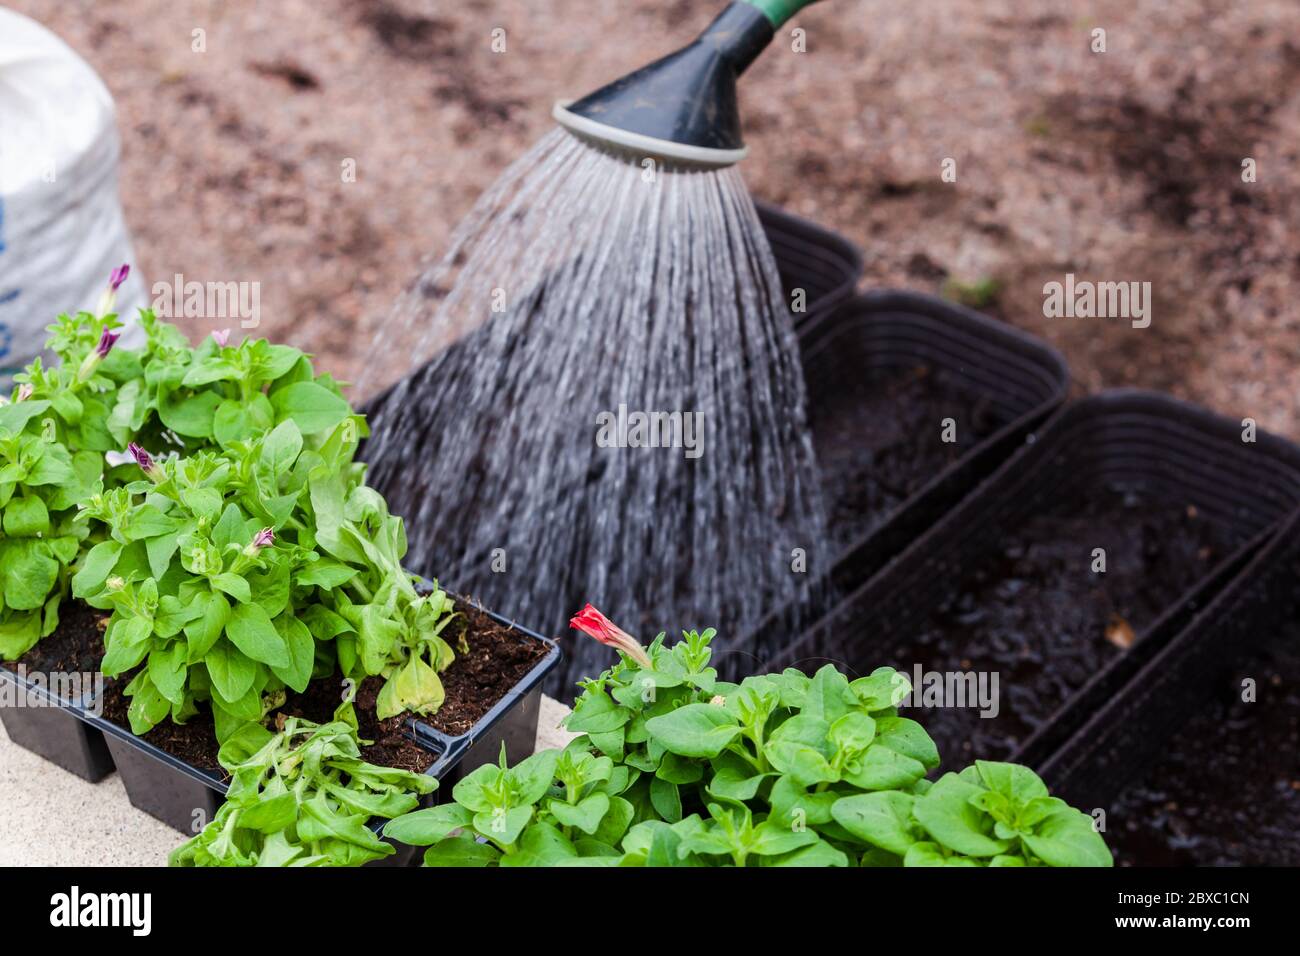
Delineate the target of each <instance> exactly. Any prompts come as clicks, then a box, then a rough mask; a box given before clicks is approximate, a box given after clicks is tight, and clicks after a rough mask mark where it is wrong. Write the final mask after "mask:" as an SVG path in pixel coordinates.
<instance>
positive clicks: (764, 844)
mask: <svg viewBox="0 0 1300 956" xmlns="http://www.w3.org/2000/svg"><path fill="white" fill-rule="evenodd" d="M816 842H817V833H816V831H814V830H807V829H791V828H786V827H782V826H780V825H779V824H776V823H773V822H771V821H770V820H769V821H766V822H764V823H760V824H759V825H758V826H756V827H754V834H753V842H751V843H750V846H749V852H751V853H757V854H758V855H759V856H779V855H781V854H782V853H789V852H791V851H793V850H797V849H799V848H800V847H803V846H808V845H810V844H813V843H816Z"/></svg>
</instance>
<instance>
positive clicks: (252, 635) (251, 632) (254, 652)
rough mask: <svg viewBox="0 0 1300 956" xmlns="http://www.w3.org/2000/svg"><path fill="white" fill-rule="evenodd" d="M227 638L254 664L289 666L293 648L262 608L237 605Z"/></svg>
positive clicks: (233, 610)
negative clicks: (253, 661)
mask: <svg viewBox="0 0 1300 956" xmlns="http://www.w3.org/2000/svg"><path fill="white" fill-rule="evenodd" d="M226 636H227V637H229V638H230V640H231V641H232V642H233V643H234V645H235V646H236V647H237V648H239V649H240V650H241V651H243V652H244V654H245V655H246V656H248V657H249V658H250V659H252V660H255V661H261V662H262V663H263V664H267V665H268V666H270V667H287V666H288V665H289V648H288V646H287V645H286V643H285V640H284V638H283V637H281V636H280V634H279V632H278V631H277V630H276V629H275V626H274V625H273V624H272V623H271V619H270V617H268V616H267V613H266V611H264V610H262V608H261V606H260V605H257V604H236V605H235V606H234V608H232V609H231V612H230V620H229V621H228V622H227V623H226ZM227 699H229V698H227Z"/></svg>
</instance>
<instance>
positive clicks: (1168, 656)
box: [1021, 511, 1300, 865]
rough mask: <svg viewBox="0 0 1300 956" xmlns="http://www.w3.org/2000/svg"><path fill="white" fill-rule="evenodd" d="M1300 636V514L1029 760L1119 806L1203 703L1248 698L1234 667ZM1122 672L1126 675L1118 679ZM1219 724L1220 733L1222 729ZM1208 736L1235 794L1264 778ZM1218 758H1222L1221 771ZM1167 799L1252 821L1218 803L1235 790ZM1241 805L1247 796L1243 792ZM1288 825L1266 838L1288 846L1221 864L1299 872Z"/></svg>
mask: <svg viewBox="0 0 1300 956" xmlns="http://www.w3.org/2000/svg"><path fill="white" fill-rule="evenodd" d="M1298 639H1300V511H1297V512H1296V513H1295V514H1293V515H1292V516H1291V518H1290V519H1289V520H1288V521H1287V522H1286V524H1285V525H1284V526H1283V527H1282V528H1281V529H1280V530H1279V532H1278V533H1277V534H1276V535H1275V536H1274V537H1273V538H1272V540H1271V541H1270V542H1269V543H1268V544H1267V545H1266V546H1265V547H1263V548H1262V549H1260V550H1259V551H1258V552H1257V553H1256V554H1255V555H1254V557H1253V558H1252V559H1251V560H1250V561H1249V562H1248V563H1247V564H1246V565H1245V567H1244V568H1243V569H1242V570H1241V572H1240V573H1239V574H1237V575H1236V576H1235V577H1234V579H1233V580H1232V582H1231V583H1230V584H1229V585H1228V586H1227V587H1226V588H1225V589H1224V590H1223V591H1222V592H1221V593H1220V594H1218V595H1217V597H1215V598H1214V599H1213V600H1212V601H1211V602H1209V603H1208V605H1207V606H1205V608H1204V609H1203V610H1202V611H1201V612H1200V613H1199V614H1197V615H1196V616H1195V617H1194V618H1193V619H1192V620H1191V621H1190V623H1188V624H1187V625H1186V626H1185V627H1184V628H1182V629H1181V630H1180V631H1179V633H1178V634H1177V635H1176V636H1174V637H1173V638H1172V639H1171V640H1170V641H1169V642H1168V643H1166V644H1165V645H1164V646H1163V647H1160V648H1158V652H1157V653H1154V654H1149V655H1147V656H1146V659H1145V660H1144V661H1142V662H1141V666H1140V667H1137V668H1129V669H1128V671H1126V673H1124V674H1122V675H1103V677H1100V678H1099V679H1098V680H1097V681H1096V682H1094V683H1095V685H1096V686H1095V687H1094V688H1090V690H1104V694H1100V695H1099V696H1100V699H1099V700H1097V701H1095V703H1096V706H1094V707H1091V708H1085V707H1075V708H1072V709H1070V710H1067V711H1066V712H1064V713H1062V714H1060V715H1058V717H1057V718H1056V719H1055V720H1054V721H1053V722H1052V725H1051V726H1049V727H1048V728H1045V730H1044V732H1042V733H1040V734H1038V735H1036V736H1035V738H1034V739H1032V740H1031V741H1029V743H1028V744H1027V745H1026V747H1025V748H1024V750H1023V751H1022V755H1021V756H1022V758H1023V759H1024V760H1026V761H1028V762H1031V763H1032V764H1033V765H1034V766H1035V767H1036V769H1038V771H1039V772H1040V774H1042V776H1043V778H1044V779H1045V780H1046V781H1047V782H1048V784H1049V786H1051V787H1052V789H1053V790H1054V791H1055V792H1057V793H1059V794H1060V795H1061V796H1062V797H1063V798H1064V799H1066V800H1069V801H1070V802H1072V803H1074V804H1076V805H1078V806H1084V807H1100V808H1104V809H1108V808H1111V807H1114V806H1115V805H1116V803H1117V801H1120V800H1121V798H1123V797H1124V795H1125V791H1126V790H1127V788H1128V787H1129V786H1131V785H1133V784H1138V783H1141V782H1142V781H1143V778H1144V777H1147V776H1148V775H1149V774H1151V773H1152V771H1158V770H1159V769H1160V764H1161V762H1162V760H1163V759H1165V758H1166V756H1167V753H1168V752H1169V751H1170V749H1171V745H1173V744H1175V743H1176V741H1177V738H1178V736H1179V735H1180V732H1182V731H1183V729H1184V728H1185V727H1186V726H1187V725H1188V723H1189V721H1193V720H1195V719H1196V718H1197V717H1198V716H1200V715H1202V714H1203V713H1204V712H1205V711H1206V710H1207V708H1211V707H1214V706H1216V704H1217V705H1222V704H1224V703H1225V702H1226V695H1231V694H1236V693H1240V690H1241V688H1240V686H1239V685H1237V684H1236V683H1235V678H1236V677H1238V676H1239V671H1238V668H1240V667H1243V666H1246V665H1247V664H1248V663H1249V664H1254V665H1255V666H1254V667H1251V668H1249V670H1248V673H1251V674H1252V675H1253V676H1254V677H1259V678H1262V677H1263V675H1262V674H1261V673H1260V672H1259V671H1258V670H1257V669H1256V668H1257V667H1258V660H1257V658H1258V656H1259V655H1261V654H1267V653H1268V652H1269V651H1273V652H1280V653H1285V654H1289V655H1292V656H1294V654H1295V650H1296V648H1295V643H1296V641H1297V640H1298ZM1283 642H1286V646H1283ZM1121 677H1122V678H1126V679H1123V680H1121V679H1118V678H1121ZM1225 678H1226V680H1225ZM1261 683H1262V680H1261ZM1258 693H1259V694H1260V695H1261V699H1262V695H1264V694H1269V693H1273V694H1281V693H1289V694H1294V693H1295V689H1294V688H1285V687H1280V688H1268V687H1261V688H1259V689H1258ZM1248 706H1262V705H1260V704H1253V705H1248ZM1247 719H1256V720H1257V719H1261V718H1249V717H1248V718H1247ZM1193 726H1195V725H1193ZM1213 729H1218V730H1219V732H1223V731H1222V729H1221V728H1213ZM1213 729H1212V731H1213ZM1273 729H1274V730H1276V729H1278V728H1273ZM1227 731H1228V732H1229V733H1231V734H1234V735H1236V734H1240V735H1250V734H1251V733H1252V731H1251V728H1250V726H1249V725H1246V726H1238V725H1235V724H1234V725H1232V726H1231V727H1229V728H1227ZM1283 734H1285V731H1283ZM1203 739H1204V740H1205V741H1206V742H1207V747H1206V749H1207V750H1209V751H1211V752H1210V753H1208V754H1206V755H1205V757H1204V758H1203V759H1204V760H1205V761H1206V762H1207V763H1209V764H1210V765H1211V766H1210V767H1209V768H1208V769H1209V772H1210V773H1211V774H1212V775H1214V776H1215V777H1220V776H1221V777H1222V778H1223V779H1225V780H1226V781H1229V786H1228V788H1229V789H1231V784H1232V782H1233V781H1239V780H1242V778H1243V777H1246V776H1248V777H1250V778H1252V779H1254V778H1259V779H1262V775H1263V774H1265V773H1266V772H1267V771H1266V768H1265V767H1263V766H1259V765H1255V764H1252V765H1250V766H1231V765H1229V760H1230V759H1234V758H1229V757H1221V756H1220V755H1219V754H1218V753H1215V752H1213V746H1212V738H1211V737H1208V736H1207V737H1205V738H1203ZM1288 746H1289V752H1287V753H1285V754H1283V755H1282V757H1281V761H1280V762H1281V763H1283V764H1284V765H1286V766H1287V767H1289V772H1288V773H1287V774H1286V775H1287V776H1288V777H1289V778H1290V780H1294V778H1295V768H1296V767H1298V766H1300V739H1297V738H1295V737H1291V738H1290V739H1289V742H1288ZM1246 753H1248V754H1249V753H1250V751H1246ZM1187 759H1188V755H1186V754H1184V755H1183V760H1184V761H1186V760H1187ZM1194 759H1196V760H1197V761H1198V762H1199V761H1200V759H1202V758H1200V757H1199V755H1198V756H1196V757H1195V758H1194ZM1236 759H1240V758H1236ZM1220 760H1221V761H1222V763H1220V764H1218V765H1216V761H1220ZM1242 782H1245V781H1242ZM1165 796H1166V797H1167V798H1168V800H1170V801H1171V802H1172V803H1173V805H1174V806H1175V807H1177V808H1179V810H1182V809H1184V808H1188V809H1190V810H1191V812H1192V813H1193V814H1195V813H1197V810H1196V807H1195V805H1196V804H1197V803H1198V802H1200V803H1202V804H1206V803H1212V804H1214V805H1213V806H1212V807H1211V809H1212V810H1213V811H1214V812H1215V814H1216V823H1222V821H1223V819H1224V818H1227V817H1231V822H1230V823H1228V824H1226V825H1228V826H1231V825H1237V826H1248V825H1249V824H1247V823H1245V822H1244V821H1243V820H1242V818H1241V817H1240V816H1238V814H1237V812H1236V808H1233V807H1230V806H1227V805H1223V804H1222V801H1224V800H1227V801H1231V799H1233V795H1232V794H1229V795H1227V796H1225V795H1223V794H1215V795H1210V794H1201V793H1194V792H1190V793H1189V792H1180V791H1166V792H1165ZM1237 799H1250V798H1248V797H1245V796H1242V795H1237ZM1266 799H1276V800H1288V799H1289V800H1296V799H1300V795H1297V794H1296V793H1295V792H1294V783H1290V784H1289V786H1287V787H1286V788H1285V789H1282V787H1281V784H1279V790H1278V791H1275V792H1273V793H1271V794H1269V795H1268V796H1267V797H1266ZM1125 822H1126V821H1124V820H1123V819H1117V818H1116V817H1115V816H1113V815H1112V816H1111V817H1110V818H1109V820H1108V823H1109V825H1110V827H1111V828H1112V830H1113V829H1114V828H1115V827H1120V826H1123V825H1125ZM1128 822H1130V823H1135V824H1137V826H1138V827H1139V828H1146V827H1150V826H1152V821H1148V820H1135V821H1128ZM1210 825H1211V826H1213V825H1215V824H1210ZM1283 829H1285V828H1280V827H1276V826H1275V827H1273V830H1272V832H1270V833H1269V834H1268V836H1267V837H1266V839H1267V840H1269V841H1277V840H1282V841H1283V844H1282V845H1279V844H1278V843H1276V842H1270V843H1269V845H1268V846H1267V848H1266V849H1265V848H1262V847H1261V846H1260V845H1259V843H1258V842H1257V841H1258V837H1256V843H1255V852H1256V854H1257V855H1258V856H1259V857H1260V858H1255V859H1252V858H1249V857H1248V858H1246V859H1233V860H1230V861H1228V860H1221V861H1220V862H1235V863H1256V864H1258V863H1269V862H1279V861H1283V860H1284V859H1285V860H1286V861H1287V862H1288V863H1289V864H1290V865H1295V861H1296V860H1297V859H1300V832H1295V831H1291V832H1285V833H1283V832H1281V830H1283ZM1214 835H1215V836H1216V837H1219V838H1223V837H1228V838H1231V837H1233V836H1236V837H1241V838H1249V837H1251V836H1254V835H1253V834H1249V833H1240V832H1239V833H1236V834H1231V833H1215V834H1214ZM1183 836H1184V837H1185V838H1184V839H1183V840H1182V841H1180V842H1182V843H1184V844H1185V845H1186V848H1187V853H1188V855H1189V856H1190V857H1191V859H1192V861H1194V862H1198V863H1199V862H1202V861H1201V860H1196V859H1195V855H1196V850H1197V848H1196V846H1195V844H1196V839H1195V834H1184V835H1183ZM1188 837H1190V839H1188ZM1129 862H1138V863H1142V862H1145V861H1144V860H1142V859H1137V860H1135V861H1129Z"/></svg>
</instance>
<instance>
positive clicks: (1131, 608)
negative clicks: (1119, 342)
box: [772, 391, 1300, 765]
mask: <svg viewBox="0 0 1300 956" xmlns="http://www.w3.org/2000/svg"><path fill="white" fill-rule="evenodd" d="M1240 435H1241V427H1240V424H1239V423H1237V422H1233V421H1229V420H1227V419H1224V418H1220V417H1219V416H1216V415H1213V414H1211V413H1209V412H1206V411H1203V410H1201V409H1198V408H1195V407H1193V406H1190V405H1187V404H1184V403H1181V402H1178V401H1175V400H1174V399H1171V398H1168V397H1166V396H1163V395H1158V394H1153V393H1145V392H1132V391H1118V392H1109V393H1103V394H1102V395H1098V396H1094V397H1092V398H1088V399H1084V400H1082V401H1080V402H1078V403H1075V404H1073V405H1071V406H1070V407H1068V408H1066V409H1064V410H1063V411H1062V412H1060V413H1059V414H1058V415H1057V416H1056V417H1054V418H1053V419H1052V421H1051V423H1050V424H1048V425H1046V426H1045V427H1044V428H1043V429H1042V430H1041V431H1040V432H1039V433H1037V434H1036V435H1035V437H1034V440H1033V441H1032V442H1031V443H1029V444H1028V445H1027V446H1026V447H1025V448H1024V449H1022V450H1021V451H1020V452H1019V453H1018V454H1017V455H1015V456H1014V457H1013V458H1012V459H1011V460H1009V461H1007V462H1006V463H1005V464H1004V465H1003V466H1002V467H1001V468H1000V469H999V470H998V471H997V472H996V473H995V474H994V475H993V476H992V477H991V478H990V479H989V480H988V481H987V482H986V483H985V484H984V485H982V486H981V487H980V489H979V490H978V491H977V492H975V493H974V494H972V495H971V496H970V497H968V498H967V499H966V500H965V501H964V502H962V504H961V505H959V506H958V507H957V508H956V509H954V510H953V511H951V512H949V513H948V514H947V515H946V516H944V517H942V520H940V521H939V522H938V523H937V524H935V525H934V527H932V528H931V529H930V530H929V531H928V532H926V533H925V534H923V535H922V536H921V537H920V538H919V539H918V540H917V541H916V542H915V543H914V544H913V545H912V546H911V547H909V548H908V549H907V550H906V551H904V552H903V553H902V554H901V555H899V556H898V557H897V559H896V560H894V561H893V562H892V563H890V564H889V565H888V566H887V567H886V568H885V569H884V570H883V571H881V572H880V573H878V574H877V575H875V576H874V577H873V578H872V579H871V580H869V581H867V582H866V583H865V584H863V585H861V586H860V587H859V588H858V589H857V590H856V591H854V592H853V593H852V594H850V595H849V596H848V597H847V598H845V599H844V600H843V601H842V602H841V603H840V604H839V605H838V606H837V607H836V608H835V609H834V610H833V611H832V612H831V613H830V614H828V615H827V616H826V617H825V618H824V619H823V620H822V621H820V622H818V623H817V624H816V625H814V626H813V627H812V628H810V629H809V630H808V631H807V633H806V634H804V636H802V637H801V638H800V639H798V640H797V641H796V642H795V643H793V644H792V645H791V646H790V647H788V648H787V649H786V650H785V651H784V652H782V653H781V654H779V655H778V656H777V658H776V660H775V661H774V662H773V665H772V666H773V667H776V668H780V667H784V666H795V667H799V668H801V669H804V670H813V669H815V668H816V667H818V666H820V665H821V664H822V663H825V662H827V661H833V662H836V663H839V664H841V665H844V666H847V667H848V669H849V670H850V672H853V673H866V672H869V671H870V670H871V669H872V668H873V667H876V666H880V665H885V664H888V665H893V666H895V667H898V668H899V669H900V670H903V671H905V672H906V673H907V674H908V676H909V677H912V676H913V675H914V673H915V672H914V665H916V664H920V665H922V667H923V672H924V673H929V672H938V673H943V674H949V673H951V674H956V675H961V674H965V673H972V674H974V675H976V678H978V676H979V675H980V674H983V675H984V676H985V679H986V681H989V680H990V679H991V676H992V674H994V673H996V674H997V675H998V676H999V684H1000V687H999V699H998V702H999V714H998V716H997V717H994V718H991V719H988V720H981V719H980V718H979V717H978V716H977V715H976V709H975V708H961V707H953V706H944V707H942V708H941V709H920V708H917V709H916V712H915V713H911V714H909V715H910V716H915V717H916V718H917V719H919V720H920V721H921V722H922V723H923V724H925V725H926V726H927V729H929V730H930V731H931V733H932V735H933V736H935V738H936V741H937V742H938V743H939V749H940V754H941V755H942V756H943V757H944V758H945V762H946V763H947V764H948V765H955V764H958V763H966V762H969V760H970V759H972V758H975V757H982V758H986V759H1007V758H1008V757H1010V756H1012V754H1013V753H1014V752H1015V751H1016V749H1017V748H1018V747H1019V746H1020V745H1022V744H1024V743H1025V741H1026V740H1027V739H1028V738H1029V737H1030V736H1031V734H1033V733H1034V732H1035V731H1036V730H1038V729H1039V728H1041V727H1043V726H1045V725H1048V723H1049V720H1050V718H1051V717H1052V716H1053V714H1054V713H1059V712H1066V711H1068V708H1069V702H1070V701H1071V699H1072V697H1073V696H1074V695H1075V694H1077V693H1079V692H1080V691H1081V690H1086V685H1087V684H1088V682H1089V680H1090V679H1092V678H1094V675H1096V674H1098V673H1101V672H1103V671H1105V669H1106V668H1107V667H1112V666H1114V667H1121V668H1122V667H1123V666H1124V665H1123V663H1122V662H1123V660H1124V657H1125V656H1126V655H1127V654H1129V653H1136V654H1138V655H1139V657H1138V659H1139V660H1140V659H1141V657H1140V655H1145V654H1150V653H1153V651H1154V650H1155V649H1156V648H1157V647H1158V645H1160V643H1161V642H1162V641H1163V642H1166V643H1167V642H1168V640H1169V639H1170V638H1171V637H1172V635H1173V634H1174V633H1176V632H1177V631H1178V630H1179V628H1180V627H1181V626H1182V624H1183V623H1185V622H1186V621H1187V620H1190V615H1192V614H1194V613H1195V612H1196V611H1197V610H1198V609H1199V608H1200V607H1202V606H1204V603H1205V602H1207V601H1208V600H1209V599H1210V598H1211V597H1212V595H1213V592H1214V590H1215V588H1216V587H1222V586H1224V585H1225V584H1226V582H1227V581H1228V580H1229V579H1230V578H1231V576H1232V574H1233V573H1234V572H1235V570H1237V569H1239V568H1240V567H1241V566H1242V565H1243V564H1244V562H1245V561H1247V560H1249V558H1250V557H1251V556H1253V555H1255V554H1257V553H1258V552H1259V551H1260V549H1261V548H1262V547H1263V546H1264V545H1265V543H1266V542H1267V541H1268V540H1269V538H1270V536H1271V535H1272V534H1273V533H1274V532H1275V531H1276V528H1277V526H1278V525H1279V523H1280V522H1281V521H1282V520H1283V519H1284V518H1285V517H1286V515H1287V514H1288V513H1289V512H1290V511H1291V510H1293V509H1294V508H1296V507H1297V506H1300V452H1297V449H1296V448H1295V447H1294V446H1292V445H1290V444H1289V443H1287V442H1284V441H1281V440H1280V439H1276V438H1274V437H1272V436H1268V435H1260V436H1259V438H1258V441H1257V442H1255V443H1253V444H1244V443H1243V442H1242V441H1241V437H1240ZM1097 502H1101V503H1102V506H1098V505H1097ZM1107 507H1109V508H1110V510H1109V511H1107V510H1106V508H1107ZM1166 511H1168V512H1169V513H1170V514H1171V515H1173V516H1174V517H1173V518H1171V519H1170V520H1171V521H1174V522H1176V523H1174V524H1168V525H1166V524H1161V523H1160V522H1161V521H1164V520H1165V519H1164V517H1163V516H1164V514H1165V512H1166ZM933 517H935V518H938V517H940V516H939V515H934V516H933ZM1183 522H1186V526H1184V525H1183ZM1053 523H1055V524H1053ZM1058 527H1069V528H1075V529H1076V530H1077V531H1078V534H1079V538H1078V540H1077V541H1069V542H1065V543H1064V545H1063V544H1062V542H1061V541H1060V540H1059V535H1058V534H1057V533H1056V532H1055V531H1052V529H1053V528H1058ZM1036 529H1047V531H1049V532H1051V533H1045V532H1044V531H1042V530H1036ZM1035 534H1037V535H1039V536H1040V537H1039V538H1035ZM1054 535H1056V536H1055V537H1054ZM1184 539H1185V541H1184ZM1178 541H1184V543H1182V544H1179V543H1177V542H1178ZM1093 542H1097V543H1103V544H1104V545H1105V546H1106V552H1107V553H1106V560H1107V570H1106V572H1105V576H1103V575H1098V574H1096V573H1095V572H1094V571H1093V569H1092V561H1093V560H1094V554H1093V552H1092V546H1093ZM1162 548H1164V549H1167V550H1165V551H1162V550H1161V549H1162ZM1054 549H1055V550H1054ZM1179 549H1181V550H1179ZM1206 549H1208V550H1206ZM1198 561H1200V562H1202V563H1201V564H1198V563H1196V562H1198ZM1024 562H1028V563H1029V564H1028V565H1027V566H1032V564H1033V563H1034V562H1038V566H1039V567H1040V568H1043V567H1047V568H1048V569H1049V570H1050V573H1051V575H1054V577H1051V578H1050V580H1049V578H1047V577H1044V579H1043V580H1042V581H1039V582H1035V581H1033V580H1029V579H1028V577H1027V575H1026V574H1025V573H1024V572H1023V570H1022V567H1021V565H1022V563H1024ZM1052 562H1056V564H1055V565H1053V564H1052ZM1176 565H1181V567H1180V568H1178V570H1179V573H1178V574H1174V573H1173V570H1174V569H1175V566H1176ZM1202 567H1203V571H1201V570H1199V569H1201V568H1202ZM1049 584H1050V587H1049V586H1048V585H1049ZM1054 589H1057V590H1054ZM1080 592H1083V593H1084V599H1080V597H1079V595H1080ZM1108 602H1109V605H1108ZM1104 613H1110V615H1111V617H1110V620H1109V621H1107V620H1106V619H1105V617H1104V616H1103V614H1104ZM1116 616H1118V618H1119V621H1118V623H1117V622H1116V620H1115V617H1116ZM1071 630H1074V631H1078V632H1081V633H1084V634H1086V635H1087V638H1086V640H1085V639H1083V638H1081V637H1079V636H1078V634H1076V635H1074V636H1073V637H1072V636H1071V635H1070V631H1071ZM1031 634H1032V635H1037V637H1036V638H1033V639H1037V640H1040V643H1039V644H1038V645H1034V644H1033V643H1032V641H1031V639H1030V638H1029V637H1027V636H1026V635H1031ZM1044 635H1050V641H1051V643H1049V642H1048V641H1049V639H1048V637H1044ZM1112 635H1113V637H1114V639H1112ZM1148 642H1150V643H1148ZM1125 643H1128V645H1129V648H1128V650H1127V651H1125V650H1122V649H1121V648H1122V646H1123V645H1124V644H1125ZM1117 662H1118V663H1117ZM962 679H963V680H968V678H962ZM986 688H990V689H991V683H987V684H986ZM972 689H974V688H972ZM943 703H945V704H949V705H950V704H951V703H953V702H952V701H951V700H945V701H943Z"/></svg>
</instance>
